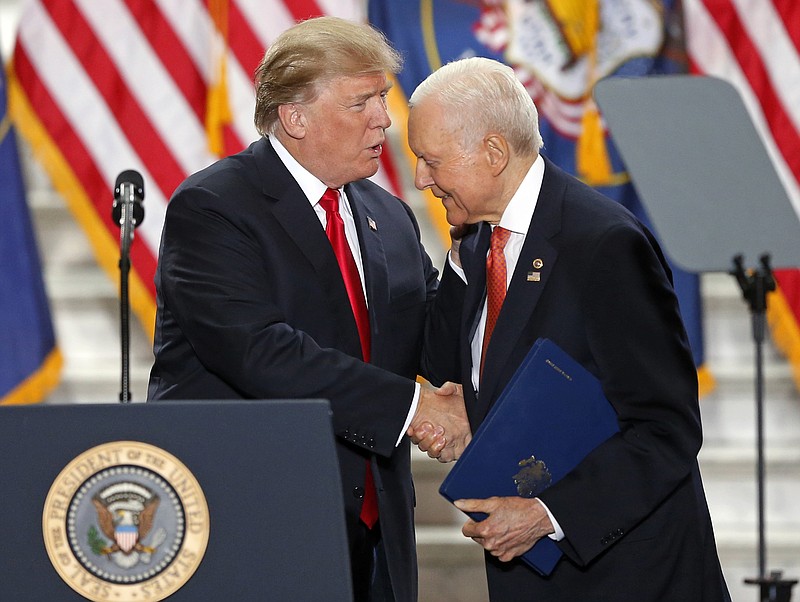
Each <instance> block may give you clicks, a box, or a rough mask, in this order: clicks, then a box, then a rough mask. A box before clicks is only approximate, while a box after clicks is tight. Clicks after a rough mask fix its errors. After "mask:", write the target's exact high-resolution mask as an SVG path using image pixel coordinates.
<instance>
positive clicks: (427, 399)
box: [408, 382, 472, 462]
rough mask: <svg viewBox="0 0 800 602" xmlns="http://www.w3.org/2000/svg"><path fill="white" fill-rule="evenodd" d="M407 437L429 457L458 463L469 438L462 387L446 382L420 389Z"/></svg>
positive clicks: (470, 435)
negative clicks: (433, 387)
mask: <svg viewBox="0 0 800 602" xmlns="http://www.w3.org/2000/svg"><path fill="white" fill-rule="evenodd" d="M408 435H409V436H410V437H411V440H412V441H413V442H414V443H415V444H416V445H418V446H419V448H420V449H421V450H422V451H424V452H427V454H428V455H429V456H430V457H431V458H436V459H437V460H439V462H452V461H453V460H457V459H458V458H459V457H460V456H461V454H462V453H463V452H464V448H465V447H466V446H467V444H468V443H469V442H470V440H471V439H472V432H471V431H470V427H469V421H468V420H467V410H466V408H465V406H464V392H463V389H462V387H461V385H458V384H456V383H451V382H447V383H445V384H444V385H442V386H441V387H440V388H438V389H431V388H428V387H422V390H421V391H420V398H419V404H418V406H417V413H416V414H415V415H414V419H413V420H412V421H411V426H410V427H409V429H408Z"/></svg>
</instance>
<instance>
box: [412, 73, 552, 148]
mask: <svg viewBox="0 0 800 602" xmlns="http://www.w3.org/2000/svg"><path fill="white" fill-rule="evenodd" d="M430 97H435V100H436V102H437V103H438V104H439V106H441V107H443V108H444V109H445V110H444V114H445V115H446V117H445V119H446V120H448V121H449V122H450V124H451V125H452V126H454V129H459V130H461V132H462V136H463V139H462V143H463V144H464V147H465V148H471V147H473V146H474V145H476V144H478V142H479V141H480V140H481V139H482V138H483V136H484V135H485V134H486V133H487V132H495V133H498V134H501V135H502V136H504V137H505V138H506V140H507V141H508V143H509V144H510V145H511V147H512V148H513V149H514V150H515V151H516V152H518V153H520V154H523V155H530V154H534V153H536V152H538V151H539V149H540V148H541V147H542V144H543V143H542V136H541V134H540V133H539V114H538V112H537V111H536V105H535V104H534V103H533V99H532V98H531V96H530V94H529V93H528V91H527V90H526V89H525V86H523V85H522V83H521V82H520V81H519V80H518V79H517V77H516V75H515V74H514V70H513V69H512V68H511V67H509V66H508V65H504V64H503V63H500V62H498V61H495V60H492V59H488V58H484V57H470V58H465V59H459V60H456V61H453V62H451V63H448V64H446V65H444V66H443V67H441V68H439V69H437V70H436V71H434V72H433V73H432V74H431V75H429V76H428V77H427V78H426V79H425V81H423V82H422V83H421V84H420V85H419V86H417V89H416V90H414V93H413V94H412V95H411V98H410V99H409V106H410V107H411V108H413V107H414V106H415V105H417V104H419V103H420V102H422V101H423V100H424V99H426V98H430Z"/></svg>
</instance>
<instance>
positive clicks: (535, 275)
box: [528, 272, 542, 282]
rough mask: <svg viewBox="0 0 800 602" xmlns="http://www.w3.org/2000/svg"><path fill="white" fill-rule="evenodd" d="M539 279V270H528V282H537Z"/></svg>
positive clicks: (540, 276)
mask: <svg viewBox="0 0 800 602" xmlns="http://www.w3.org/2000/svg"><path fill="white" fill-rule="evenodd" d="M541 279H542V273H541V272H528V282H539V281H540V280H541Z"/></svg>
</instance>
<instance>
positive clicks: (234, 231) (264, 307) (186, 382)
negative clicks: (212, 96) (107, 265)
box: [148, 138, 438, 602]
mask: <svg viewBox="0 0 800 602" xmlns="http://www.w3.org/2000/svg"><path fill="white" fill-rule="evenodd" d="M345 192H346V194H347V197H348V199H349V201H350V204H351V207H352V210H353V213H354V215H355V221H356V227H357V229H358V236H359V244H360V248H361V254H362V258H363V263H364V272H365V281H366V288H367V299H368V304H369V317H370V328H371V332H372V343H371V344H372V348H371V358H372V361H371V363H370V364H365V363H364V362H363V361H362V360H361V348H360V342H359V337H358V331H357V328H356V324H355V320H354V318H353V313H352V310H351V307H350V303H349V301H348V297H347V293H346V290H345V287H344V283H343V280H342V277H341V274H340V272H339V268H338V264H337V263H336V258H335V256H334V253H333V250H332V248H331V245H330V243H329V241H328V239H327V237H326V235H325V231H324V230H323V228H322V227H321V225H320V222H319V219H318V218H317V216H316V214H315V213H314V210H313V208H312V207H311V205H310V204H309V202H308V201H307V200H306V198H305V196H304V195H303V193H302V191H301V189H300V187H299V186H298V184H297V183H296V181H295V180H294V179H293V178H292V176H291V174H290V173H289V172H288V170H287V169H286V168H285V167H284V166H283V164H282V163H281V161H280V160H279V159H278V157H277V155H276V154H275V151H274V150H273V148H272V145H271V144H270V143H269V141H268V140H266V139H263V138H262V139H261V140H259V141H257V142H255V143H253V144H252V145H251V146H250V147H249V148H248V149H246V150H245V151H243V152H241V153H239V154H237V155H234V156H232V157H228V158H225V159H223V160H221V161H219V162H217V163H216V164H214V165H212V166H210V167H209V168H207V169H205V170H203V171H201V172H199V173H197V174H195V175H193V176H191V177H190V178H188V179H187V180H186V181H185V182H184V183H183V184H181V186H180V187H179V188H178V189H177V190H176V192H175V194H174V195H173V197H172V199H171V200H170V203H169V205H168V207H167V215H166V221H165V225H164V232H163V238H162V242H161V250H160V257H159V266H158V271H157V274H156V285H157V291H158V313H157V323H156V336H155V364H154V366H153V369H152V373H151V378H150V385H149V391H148V399H150V400H157V399H237V398H247V399H269V398H277V399H280V398H324V399H329V400H330V402H331V407H332V410H333V424H334V431H335V435H336V437H337V450H338V455H339V463H340V468H341V474H342V483H343V490H344V500H345V510H346V515H347V516H346V519H347V526H348V529H349V530H350V529H353V528H354V527H355V525H356V524H357V521H358V514H359V511H360V507H361V495H362V494H363V486H364V463H365V459H366V458H370V459H371V460H372V466H373V473H374V475H375V480H376V486H377V489H378V497H379V509H380V523H381V531H382V534H383V538H384V542H385V547H386V553H387V556H388V562H389V566H390V569H391V578H392V582H393V585H394V589H395V596H396V599H397V601H398V602H407V601H412V600H416V592H417V585H416V584H417V579H416V556H415V544H414V525H413V504H414V495H413V485H412V482H411V471H410V452H409V443H408V439H407V438H405V437H404V438H403V441H402V443H401V444H400V446H399V447H395V443H396V441H397V438H398V436H399V434H400V432H401V430H402V427H403V424H404V422H405V419H406V417H407V414H408V411H409V408H410V404H411V400H412V397H413V392H414V379H415V377H416V375H417V372H418V369H419V358H420V351H421V344H422V331H423V323H424V320H425V316H426V311H427V307H428V305H429V301H430V300H431V299H432V298H433V296H434V294H435V290H436V286H437V276H438V274H437V272H436V270H435V269H434V268H433V266H432V265H431V262H430V259H429V257H428V256H427V254H426V253H425V250H424V249H423V247H422V245H421V243H420V237H419V230H418V227H417V223H416V221H415V219H414V216H413V214H412V213H411V210H410V209H409V208H408V207H407V205H406V204H405V203H403V202H402V201H400V200H399V199H397V198H396V197H394V196H392V195H390V194H388V193H387V192H386V191H384V190H383V189H381V188H380V187H378V186H377V185H375V184H373V183H371V182H369V181H359V182H355V183H352V184H349V185H347V186H346V187H345ZM297 436H298V437H301V438H302V436H303V434H302V433H297Z"/></svg>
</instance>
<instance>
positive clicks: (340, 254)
mask: <svg viewBox="0 0 800 602" xmlns="http://www.w3.org/2000/svg"><path fill="white" fill-rule="evenodd" d="M319 204H320V205H321V206H322V208H323V209H324V210H325V216H326V219H327V222H328V225H327V226H326V227H325V233H326V234H327V235H328V240H330V241H331V246H332V247H333V252H334V254H335V255H336V261H337V262H338V263H339V269H340V270H341V272H342V278H343V279H344V286H345V288H346V289H347V296H348V297H349V298H350V306H351V307H352V308H353V315H354V316H355V319H356V326H357V327H358V336H359V338H360V339H361V355H362V356H363V358H364V361H365V362H369V344H370V338H369V337H370V334H369V312H368V311H367V302H366V300H365V298H364V289H363V288H362V286H361V277H360V276H359V274H358V267H357V266H356V262H355V259H353V253H352V251H351V250H350V245H349V244H348V242H347V237H346V236H345V233H344V222H343V221H342V216H341V215H340V214H339V191H338V190H333V189H331V188H328V189H327V190H326V191H325V194H323V195H322V198H321V199H320V201H319ZM361 520H362V521H363V522H364V524H365V525H367V527H369V528H370V529H371V528H372V527H373V526H374V525H375V523H376V522H377V520H378V498H377V495H376V493H375V483H374V481H373V478H372V469H371V467H370V463H369V460H367V473H366V476H365V479H364V502H363V504H362V506H361Z"/></svg>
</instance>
